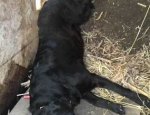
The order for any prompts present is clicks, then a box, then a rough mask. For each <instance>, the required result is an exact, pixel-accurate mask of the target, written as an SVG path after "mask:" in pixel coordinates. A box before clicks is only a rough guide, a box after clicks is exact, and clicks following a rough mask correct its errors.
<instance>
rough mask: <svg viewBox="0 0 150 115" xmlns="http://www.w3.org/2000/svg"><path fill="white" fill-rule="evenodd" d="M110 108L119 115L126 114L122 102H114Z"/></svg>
mask: <svg viewBox="0 0 150 115" xmlns="http://www.w3.org/2000/svg"><path fill="white" fill-rule="evenodd" d="M109 109H110V110H112V111H113V112H115V113H117V114H119V115H125V110H124V107H123V106H122V105H120V104H117V103H113V104H111V106H109Z"/></svg>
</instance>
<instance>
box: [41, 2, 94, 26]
mask: <svg viewBox="0 0 150 115" xmlns="http://www.w3.org/2000/svg"><path fill="white" fill-rule="evenodd" d="M93 9H94V5H93V3H92V0H48V1H47V2H45V4H44V5H43V7H42V9H41V12H40V15H39V23H41V24H46V25H47V24H48V23H49V22H52V23H53V22H55V23H64V24H73V25H82V24H83V23H85V22H86V21H88V19H89V18H90V16H91V14H92V11H93Z"/></svg>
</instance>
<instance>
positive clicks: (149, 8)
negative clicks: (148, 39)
mask: <svg viewBox="0 0 150 115" xmlns="http://www.w3.org/2000/svg"><path fill="white" fill-rule="evenodd" d="M149 10H150V5H149V7H148V9H147V11H146V14H145V16H144V19H143V21H142V23H141V25H140V28H139V31H138V33H137V35H136V37H135V40H134V42H133V44H132V46H131V48H130V50H129V52H128V54H130V52H131V50H132V48H133V47H134V45H135V43H136V41H137V39H138V37H139V34H140V32H141V29H142V27H143V24H144V22H145V20H146V18H147V15H148V13H149Z"/></svg>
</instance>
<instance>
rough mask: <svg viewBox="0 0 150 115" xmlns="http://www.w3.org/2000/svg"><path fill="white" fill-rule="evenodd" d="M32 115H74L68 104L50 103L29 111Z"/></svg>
mask: <svg viewBox="0 0 150 115" xmlns="http://www.w3.org/2000/svg"><path fill="white" fill-rule="evenodd" d="M31 112H32V115H74V111H73V107H72V106H71V105H70V104H69V103H65V102H60V101H52V102H50V103H47V104H44V105H42V106H39V105H38V106H37V107H36V109H34V110H33V109H32V110H31Z"/></svg>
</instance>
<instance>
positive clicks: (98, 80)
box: [91, 73, 150, 108]
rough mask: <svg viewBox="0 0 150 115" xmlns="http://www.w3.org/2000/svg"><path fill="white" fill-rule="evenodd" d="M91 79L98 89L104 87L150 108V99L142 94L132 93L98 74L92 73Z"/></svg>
mask: <svg viewBox="0 0 150 115" xmlns="http://www.w3.org/2000/svg"><path fill="white" fill-rule="evenodd" d="M91 77H92V78H91V79H92V81H93V84H94V85H95V86H96V87H102V88H106V89H108V90H112V91H114V92H116V93H118V94H120V95H122V96H125V97H127V98H129V99H130V100H132V101H134V102H135V103H137V104H139V105H142V106H143V105H145V106H147V107H149V108H150V99H149V98H148V97H146V96H144V95H142V94H137V93H136V92H133V91H131V90H130V89H127V88H124V87H122V86H120V85H118V84H117V83H113V82H112V81H110V80H108V79H106V78H103V77H100V76H98V75H96V74H92V73H91Z"/></svg>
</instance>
